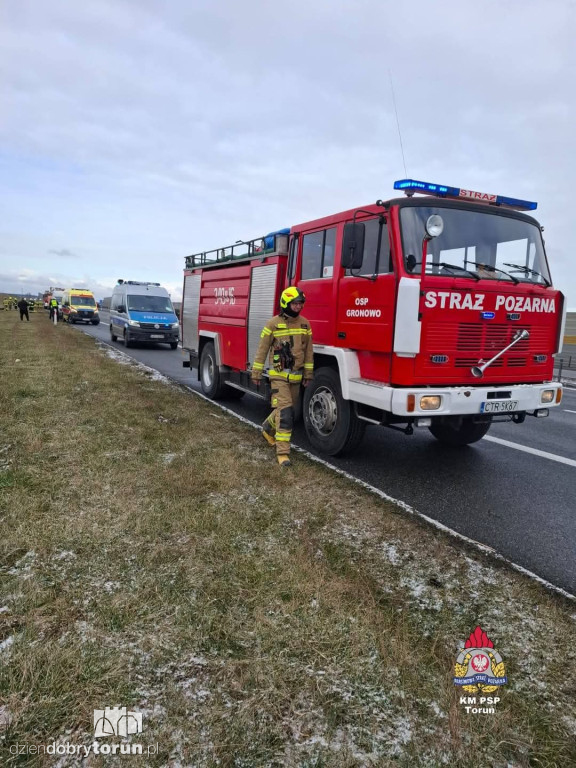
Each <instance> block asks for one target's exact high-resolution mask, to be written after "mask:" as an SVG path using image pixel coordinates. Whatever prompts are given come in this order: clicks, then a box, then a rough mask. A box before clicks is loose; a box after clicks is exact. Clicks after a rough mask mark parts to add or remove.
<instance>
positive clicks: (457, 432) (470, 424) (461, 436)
mask: <svg viewBox="0 0 576 768" xmlns="http://www.w3.org/2000/svg"><path fill="white" fill-rule="evenodd" d="M491 424H492V423H491V422H490V421H482V422H474V421H472V419H471V418H468V419H460V418H459V417H457V416H456V417H454V420H453V421H449V420H448V419H446V420H445V421H444V422H442V423H440V424H434V423H433V424H432V426H431V427H429V430H430V432H431V433H432V434H433V435H434V437H435V438H436V440H439V441H440V442H441V443H444V444H445V445H454V446H459V445H470V443H477V442H478V440H482V438H483V437H484V435H485V434H486V433H487V432H488V430H489V429H490V427H491Z"/></svg>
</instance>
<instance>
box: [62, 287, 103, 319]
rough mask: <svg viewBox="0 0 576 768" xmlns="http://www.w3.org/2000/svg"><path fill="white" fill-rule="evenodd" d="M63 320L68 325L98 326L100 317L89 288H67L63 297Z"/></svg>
mask: <svg viewBox="0 0 576 768" xmlns="http://www.w3.org/2000/svg"><path fill="white" fill-rule="evenodd" d="M62 318H63V319H64V320H65V321H67V322H68V323H92V325H98V323H99V322H100V315H99V314H98V306H97V305H96V299H95V298H94V294H93V293H92V291H89V290H88V289H87V288H67V289H66V290H65V291H64V294H63V296H62Z"/></svg>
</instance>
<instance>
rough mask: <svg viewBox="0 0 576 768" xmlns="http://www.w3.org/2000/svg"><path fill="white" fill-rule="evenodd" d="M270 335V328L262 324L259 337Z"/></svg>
mask: <svg viewBox="0 0 576 768" xmlns="http://www.w3.org/2000/svg"><path fill="white" fill-rule="evenodd" d="M271 335H272V331H271V330H270V328H266V326H264V328H263V329H262V333H261V334H260V338H261V339H263V338H264V337H265V336H271Z"/></svg>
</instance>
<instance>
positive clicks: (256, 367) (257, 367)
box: [252, 363, 264, 371]
mask: <svg viewBox="0 0 576 768" xmlns="http://www.w3.org/2000/svg"><path fill="white" fill-rule="evenodd" d="M252 368H253V369H254V370H255V371H263V370H264V363H254V364H253V366H252Z"/></svg>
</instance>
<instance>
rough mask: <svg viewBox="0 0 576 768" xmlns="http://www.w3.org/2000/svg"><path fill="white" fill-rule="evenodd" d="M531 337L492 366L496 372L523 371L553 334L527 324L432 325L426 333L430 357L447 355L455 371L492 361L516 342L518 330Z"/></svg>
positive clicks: (547, 330)
mask: <svg viewBox="0 0 576 768" xmlns="http://www.w3.org/2000/svg"><path fill="white" fill-rule="evenodd" d="M524 329H526V330H527V331H529V333H530V336H529V338H527V339H522V341H519V342H518V343H517V344H515V345H514V346H513V347H512V349H510V350H509V351H508V352H506V353H505V354H504V355H502V357H499V358H498V359H497V360H495V361H494V362H493V363H492V366H491V367H493V368H500V369H506V368H522V367H524V366H526V365H527V364H528V361H529V360H530V359H531V355H532V354H537V353H540V352H543V351H546V350H547V348H548V346H549V344H550V341H549V334H550V330H549V329H547V328H539V327H535V328H533V327H532V326H531V325H526V324H525V323H507V324H503V323H494V324H492V323H430V325H429V326H428V327H427V328H425V329H424V335H425V338H426V342H425V344H426V351H427V354H429V355H448V356H449V359H450V360H451V362H452V364H453V365H454V367H456V368H470V367H472V366H474V365H477V364H478V361H479V360H490V359H491V358H493V357H494V355H496V354H498V352H501V351H502V350H503V349H504V347H507V346H508V344H510V343H511V342H512V341H514V335H515V334H516V332H517V331H518V330H524Z"/></svg>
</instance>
